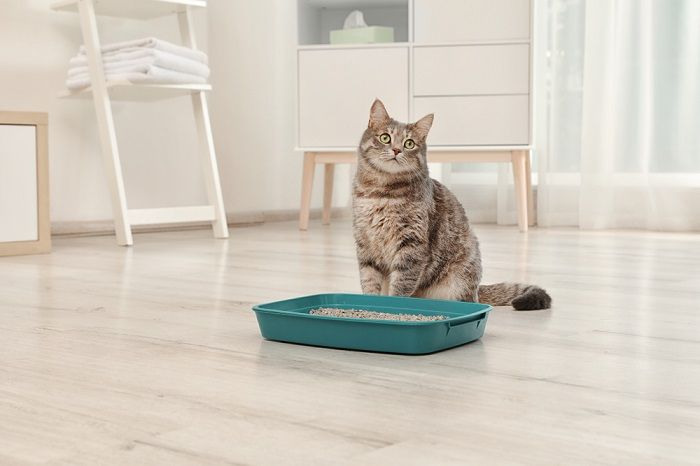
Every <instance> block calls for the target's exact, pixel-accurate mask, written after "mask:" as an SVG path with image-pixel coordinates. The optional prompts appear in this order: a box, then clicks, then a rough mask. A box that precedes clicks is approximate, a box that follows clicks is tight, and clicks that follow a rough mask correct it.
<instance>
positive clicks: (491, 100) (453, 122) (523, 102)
mask: <svg viewBox="0 0 700 466" xmlns="http://www.w3.org/2000/svg"><path fill="white" fill-rule="evenodd" d="M413 102H414V115H415V117H416V118H414V119H417V118H420V117H422V116H423V115H425V114H428V113H435V121H434V123H433V127H432V129H431V130H430V134H429V136H428V144H431V145H438V146H440V145H444V146H475V145H521V144H523V145H524V144H528V143H529V132H530V131H529V127H530V122H529V117H528V115H529V111H528V109H529V96H528V95H498V96H468V97H416V98H415V99H414V101H413Z"/></svg>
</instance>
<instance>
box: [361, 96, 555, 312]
mask: <svg viewBox="0 0 700 466" xmlns="http://www.w3.org/2000/svg"><path fill="white" fill-rule="evenodd" d="M432 124H433V115H432V114H430V115H427V116H425V117H423V118H421V119H420V120H418V121H417V122H415V123H410V124H404V123H400V122H398V121H396V120H393V119H392V118H391V117H390V116H389V114H388V113H387V111H386V108H385V107H384V104H382V102H381V101H380V100H375V101H374V103H373V104H372V108H371V111H370V117H369V125H368V126H367V129H366V130H365V132H364V134H363V135H362V140H361V141H360V146H359V149H358V159H359V160H358V169H357V174H356V176H355V182H354V187H353V228H354V235H355V242H356V245H357V258H358V262H359V266H360V280H361V285H362V291H363V293H366V294H389V295H392V296H416V297H424V298H436V299H449V300H459V301H473V302H481V303H486V304H491V305H494V306H507V305H512V306H513V307H514V308H515V309H518V310H530V309H547V308H549V307H550V305H551V302H552V300H551V298H550V297H549V295H548V294H547V292H546V291H545V290H543V289H542V288H540V287H537V286H533V285H524V284H520V283H497V284H494V285H479V282H480V281H481V255H480V253H479V242H478V240H477V238H476V235H475V234H474V231H473V230H472V228H471V226H470V225H469V221H468V220H467V216H466V215H465V213H464V209H463V208H462V205H461V204H460V203H459V201H458V200H457V198H456V197H455V196H454V195H453V194H452V193H451V192H450V191H449V190H448V189H447V188H446V187H445V186H443V185H442V184H440V183H439V182H437V181H435V180H433V179H431V178H430V176H429V174H428V166H427V163H426V148H427V147H426V137H427V136H428V131H429V130H430V127H431V126H432Z"/></svg>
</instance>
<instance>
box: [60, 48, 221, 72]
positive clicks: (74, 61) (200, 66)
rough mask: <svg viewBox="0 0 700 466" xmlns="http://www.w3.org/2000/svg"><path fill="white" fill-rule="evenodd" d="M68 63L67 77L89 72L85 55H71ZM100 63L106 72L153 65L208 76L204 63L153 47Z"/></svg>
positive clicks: (104, 59)
mask: <svg viewBox="0 0 700 466" xmlns="http://www.w3.org/2000/svg"><path fill="white" fill-rule="evenodd" d="M69 63H70V68H69V69H68V78H71V77H73V76H78V75H81V74H87V73H88V72H89V69H88V60H87V57H86V56H85V55H78V56H77V57H73V58H71V59H70V62H69ZM102 63H103V65H104V70H105V72H106V73H115V72H117V71H120V72H129V71H131V70H130V68H133V70H134V71H140V70H142V69H143V66H147V65H153V66H157V67H159V68H165V69H167V70H172V71H179V72H181V73H187V74H193V75H195V76H201V77H203V78H208V77H209V67H208V66H207V65H205V64H204V63H202V62H199V61H195V60H191V59H189V58H185V57H182V56H180V55H175V54H172V53H169V52H163V51H162V50H155V49H138V50H135V51H133V52H123V53H117V54H114V55H110V56H107V57H104V58H103V59H102Z"/></svg>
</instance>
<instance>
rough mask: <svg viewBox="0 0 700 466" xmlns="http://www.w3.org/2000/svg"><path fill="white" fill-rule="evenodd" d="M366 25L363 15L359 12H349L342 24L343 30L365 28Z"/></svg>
mask: <svg viewBox="0 0 700 466" xmlns="http://www.w3.org/2000/svg"><path fill="white" fill-rule="evenodd" d="M366 27H367V23H365V15H363V14H362V12H361V11H360V10H355V11H353V12H351V13H350V14H349V15H348V17H347V18H345V22H344V23H343V29H355V28H366Z"/></svg>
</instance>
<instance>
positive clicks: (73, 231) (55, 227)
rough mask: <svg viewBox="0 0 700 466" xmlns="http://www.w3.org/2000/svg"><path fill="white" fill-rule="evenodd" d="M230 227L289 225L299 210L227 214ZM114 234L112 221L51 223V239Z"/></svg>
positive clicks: (138, 229)
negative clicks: (282, 223)
mask: <svg viewBox="0 0 700 466" xmlns="http://www.w3.org/2000/svg"><path fill="white" fill-rule="evenodd" d="M350 217H351V212H350V208H349V207H335V208H333V209H332V210H331V218H334V219H338V220H340V219H347V218H350ZM311 218H312V219H320V218H321V209H311ZM226 219H227V221H228V225H229V227H244V226H250V225H259V224H261V223H272V222H288V221H291V220H298V219H299V211H298V210H295V209H286V210H267V211H250V212H234V213H228V214H226ZM209 227H210V224H209V223H207V222H197V223H172V224H169V225H142V226H135V227H133V228H132V231H133V232H134V233H152V232H158V231H183V230H201V229H203V228H209ZM113 234H114V222H112V220H98V221H89V222H51V236H106V235H113Z"/></svg>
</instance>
